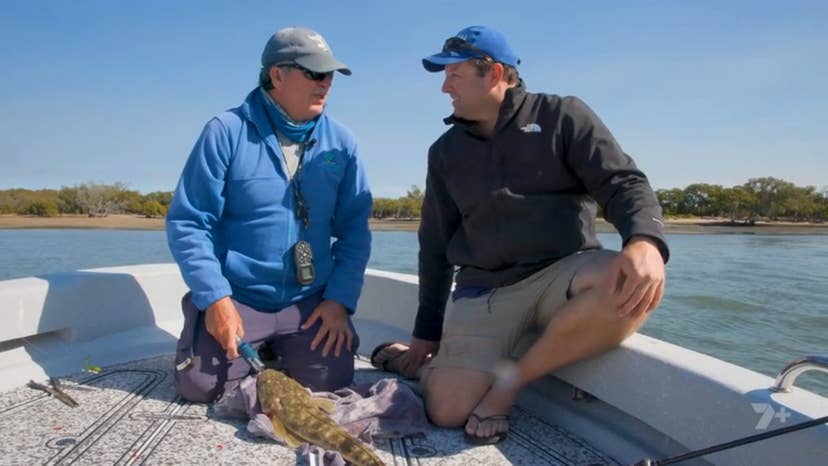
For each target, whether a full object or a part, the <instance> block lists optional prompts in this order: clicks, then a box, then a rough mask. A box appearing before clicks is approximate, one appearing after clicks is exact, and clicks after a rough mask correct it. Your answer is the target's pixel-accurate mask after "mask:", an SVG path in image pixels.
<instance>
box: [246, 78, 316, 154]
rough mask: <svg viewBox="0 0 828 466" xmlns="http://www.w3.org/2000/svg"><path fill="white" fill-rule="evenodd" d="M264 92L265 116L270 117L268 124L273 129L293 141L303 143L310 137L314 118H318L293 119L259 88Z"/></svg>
mask: <svg viewBox="0 0 828 466" xmlns="http://www.w3.org/2000/svg"><path fill="white" fill-rule="evenodd" d="M259 89H261V91H262V94H264V97H265V110H266V111H267V116H268V117H269V119H270V124H271V125H272V126H273V130H274V131H278V132H279V134H281V135H283V136H285V137H287V138H288V139H290V140H291V141H293V142H296V143H300V144H301V143H304V142H306V141H307V140H308V138H309V137H310V134H311V132H312V131H313V128H314V127H315V126H316V120H317V119H318V118H314V119H312V120H308V121H295V120H292V119H291V118H290V117H289V116H288V114H287V113H285V111H284V110H283V109H282V107H280V106H279V104H277V103H276V102H275V101H274V100H273V99H272V98H271V97H270V94H268V93H267V91H265V90H264V89H262V88H259Z"/></svg>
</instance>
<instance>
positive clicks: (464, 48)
mask: <svg viewBox="0 0 828 466" xmlns="http://www.w3.org/2000/svg"><path fill="white" fill-rule="evenodd" d="M469 52H471V53H472V54H474V56H475V57H476V58H482V59H485V60H492V58H491V57H489V54H487V53H486V52H484V51H482V50H480V49H479V48H477V47H475V46H474V45H472V44H470V43H468V42H466V41H465V40H463V39H461V38H459V37H449V38H448V39H446V41H445V42H444V43H443V53H469Z"/></svg>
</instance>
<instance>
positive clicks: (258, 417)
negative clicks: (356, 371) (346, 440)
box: [213, 376, 428, 466]
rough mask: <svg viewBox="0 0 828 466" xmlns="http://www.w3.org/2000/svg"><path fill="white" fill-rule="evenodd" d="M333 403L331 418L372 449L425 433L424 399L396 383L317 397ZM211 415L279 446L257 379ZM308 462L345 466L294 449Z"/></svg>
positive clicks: (314, 450)
mask: <svg viewBox="0 0 828 466" xmlns="http://www.w3.org/2000/svg"><path fill="white" fill-rule="evenodd" d="M313 396H314V397H322V398H326V399H328V400H331V401H333V402H334V403H335V409H334V412H333V413H332V414H331V418H332V419H333V420H334V421H335V422H337V423H339V424H341V425H342V426H343V427H344V428H345V430H347V431H348V432H349V433H351V435H353V436H355V437H357V438H359V439H360V440H362V441H363V442H366V443H368V444H373V439H374V438H379V437H383V438H399V437H406V436H410V435H417V434H424V433H425V432H426V429H428V420H427V419H426V414H425V409H424V407H423V402H422V400H421V399H420V398H419V397H418V396H417V395H416V394H415V393H414V391H413V390H412V389H411V388H410V387H409V386H407V385H405V384H404V383H401V382H400V381H399V380H397V379H394V378H387V379H381V380H379V381H378V382H376V383H374V384H373V385H372V384H360V385H356V386H354V387H351V388H343V389H340V390H337V391H335V392H333V393H330V392H316V393H313ZM213 408H214V413H215V414H216V415H218V416H223V417H236V418H245V417H246V418H248V419H249V422H248V423H247V430H248V432H250V433H251V434H253V435H255V436H258V437H268V438H271V439H273V440H277V441H280V442H281V441H282V439H280V438H279V437H277V436H276V434H275V433H274V432H273V425H272V424H271V422H270V419H269V418H268V417H267V416H266V415H265V414H264V413H263V412H262V409H261V406H260V405H259V402H258V396H257V393H256V378H255V377H254V376H248V377H246V378H244V379H243V380H242V381H241V383H240V384H239V386H238V388H237V389H236V390H233V391H232V392H230V393H227V394H225V396H224V397H222V399H221V400H219V401H218V402H216V404H215V405H214V407H213ZM297 450H298V451H299V452H300V454H302V456H304V457H305V459H306V460H307V459H308V457H309V456H310V455H313V456H315V457H316V458H317V460H318V461H319V464H324V465H331V466H343V465H344V464H345V462H344V460H343V459H342V457H341V456H340V455H339V453H336V452H326V451H322V450H321V449H319V448H318V447H316V446H309V445H307V444H304V445H302V446H300V447H299V448H298V449H297Z"/></svg>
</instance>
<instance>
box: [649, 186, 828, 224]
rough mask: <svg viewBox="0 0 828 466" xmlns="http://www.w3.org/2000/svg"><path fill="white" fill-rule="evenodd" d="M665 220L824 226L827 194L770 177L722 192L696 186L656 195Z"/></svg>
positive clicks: (827, 192)
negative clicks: (714, 219) (709, 219)
mask: <svg viewBox="0 0 828 466" xmlns="http://www.w3.org/2000/svg"><path fill="white" fill-rule="evenodd" d="M656 194H657V196H658V200H659V203H660V204H661V207H662V209H663V210H664V215H667V216H693V217H723V218H727V219H729V220H730V221H731V222H733V223H736V222H742V223H745V224H753V223H755V222H756V221H757V220H759V219H767V220H770V221H778V220H787V221H792V222H824V221H825V220H826V219H828V190H826V191H823V192H819V191H817V189H816V188H814V187H813V186H806V187H799V186H796V185H794V184H793V183H791V182H789V181H785V180H781V179H778V178H773V177H765V178H751V179H749V180H748V181H747V182H746V183H744V184H741V185H738V186H733V187H730V188H725V187H723V186H720V185H715V184H706V183H695V184H691V185H689V186H687V187H686V188H684V189H678V188H673V189H660V190H658V191H657V192H656Z"/></svg>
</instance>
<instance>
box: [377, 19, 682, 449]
mask: <svg viewBox="0 0 828 466" xmlns="http://www.w3.org/2000/svg"><path fill="white" fill-rule="evenodd" d="M518 63H519V60H518V57H517V55H516V54H515V53H514V52H513V51H512V49H511V47H509V45H508V43H507V42H506V39H505V37H504V36H503V35H502V34H501V33H500V32H498V31H495V30H494V29H491V28H488V27H483V26H472V27H469V28H466V29H463V30H462V31H460V32H459V33H458V34H457V35H456V36H454V37H451V38H449V39H448V40H446V41H445V43H444V45H443V50H442V51H441V52H440V53H437V54H435V55H431V56H429V57H427V58H425V59H424V60H423V66H424V67H425V69H426V70H427V71H430V72H444V73H445V78H444V81H443V89H442V90H443V92H444V93H446V94H448V95H449V96H450V97H451V100H452V106H453V107H454V112H453V114H452V115H451V116H450V117H448V118H446V119H445V120H444V121H445V123H446V124H448V125H451V127H450V128H449V129H448V130H447V131H446V132H445V133H444V134H443V135H442V136H440V138H438V139H437V141H436V142H435V143H434V144H433V145H432V146H431V148H430V149H429V154H428V175H427V179H426V190H425V199H424V201H423V211H422V221H421V223H420V231H419V239H420V255H419V274H420V282H419V283H420V303H419V309H418V310H417V317H416V320H415V324H414V330H413V332H412V338H411V343H410V345H404V344H402V343H390V344H384V345H380V346H379V347H377V349H376V350H375V352H374V355H373V357H372V362H373V363H374V364H375V365H376V366H378V367H382V368H386V369H388V370H392V371H396V372H399V373H402V374H404V375H407V376H419V377H420V379H421V384H422V385H423V391H424V396H425V399H426V408H427V410H428V414H429V417H430V419H431V420H432V421H433V422H435V423H436V424H438V425H442V426H465V433H466V436H467V439H468V440H469V441H470V442H472V443H494V442H498V441H500V440H502V439H503V438H504V437H505V436H506V433H507V431H508V427H509V425H508V418H507V414H508V412H509V408H510V406H511V404H512V402H513V400H514V399H515V397H516V395H517V393H518V391H519V390H520V389H521V388H522V387H524V386H525V385H526V384H528V383H529V382H531V381H533V380H535V379H537V378H539V377H542V376H544V375H546V374H548V373H550V372H552V371H555V370H557V369H559V368H561V367H563V366H566V365H568V364H572V363H575V362H577V361H581V360H583V359H585V358H589V357H592V356H595V355H597V354H600V353H602V352H604V351H607V350H609V349H611V348H613V347H615V346H617V345H619V344H620V343H621V341H623V340H624V339H625V338H626V337H627V336H629V335H630V334H632V333H634V332H635V331H636V329H638V328H639V327H640V326H641V325H642V324H643V323H644V321H645V320H646V319H647V317H648V316H649V313H650V312H651V311H652V310H653V309H655V307H656V306H657V305H658V303H659V302H660V301H661V296H662V293H663V290H664V264H665V262H666V261H667V259H668V257H669V249H668V247H667V243H666V240H665V238H664V234H663V232H662V226H663V221H662V219H661V208H660V207H659V204H658V200H657V199H656V196H655V194H654V193H653V190H652V188H651V187H650V184H649V182H648V181H647V177H646V176H644V173H642V172H641V171H640V170H639V169H638V168H637V167H636V165H635V163H634V162H633V161H632V159H631V158H630V157H629V156H627V154H625V153H624V152H623V151H622V150H621V147H620V146H619V145H618V143H617V142H616V141H615V139H614V138H613V137H612V134H610V132H609V130H608V129H607V128H606V126H604V124H603V123H602V122H601V120H600V119H599V118H598V117H597V116H596V115H595V114H594V113H593V112H592V110H590V109H589V107H587V105H586V104H585V103H584V102H582V101H581V100H580V99H578V98H576V97H559V96H557V95H551V94H542V93H530V92H527V90H526V88H525V86H524V84H523V81H522V80H521V79H520V77H519V75H518V72H517V66H518ZM596 204H598V205H600V206H601V207H602V210H603V213H604V216H605V217H606V219H607V220H609V221H610V222H611V223H612V224H613V225H614V226H615V227H616V229H617V230H618V232H619V233H620V235H621V238H622V241H623V248H622V249H621V250H620V251H608V250H604V249H602V248H601V244H600V243H599V242H598V239H597V237H596V235H595V215H596V207H597V206H596ZM455 267H456V268H457V273H456V275H455V274H454V272H455ZM452 281H454V282H455V284H456V287H455V289H454V292H453V293H452V294H451V301H452V302H451V305H449V306H448V307H446V300H447V298H448V297H449V292H450V288H451V284H452ZM533 329H534V330H535V331H536V332H537V333H538V334H539V335H540V336H539V337H538V338H537V339H536V340H535V341H534V342H532V344H531V346H529V348H528V350H527V349H526V348H525V347H522V346H523V345H524V344H525V343H527V342H529V341H530V340H527V339H524V338H523V337H524V336H525V335H526V334H527V333H529V332H528V331H530V330H533Z"/></svg>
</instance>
